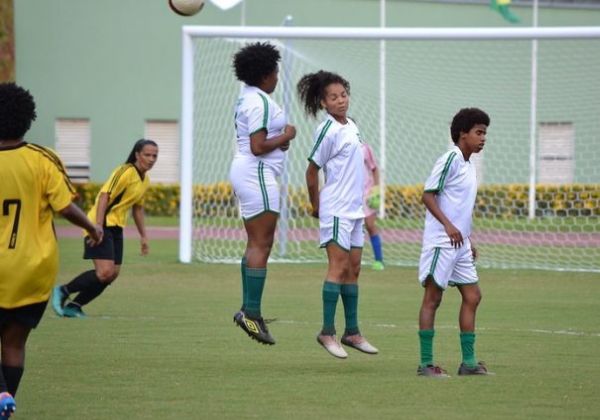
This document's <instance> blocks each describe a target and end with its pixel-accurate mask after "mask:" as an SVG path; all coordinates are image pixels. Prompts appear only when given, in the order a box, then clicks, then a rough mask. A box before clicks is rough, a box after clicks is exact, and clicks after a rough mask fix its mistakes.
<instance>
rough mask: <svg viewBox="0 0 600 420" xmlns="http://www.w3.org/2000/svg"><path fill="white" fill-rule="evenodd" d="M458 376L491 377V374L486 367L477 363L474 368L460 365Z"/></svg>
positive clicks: (481, 363)
mask: <svg viewBox="0 0 600 420" xmlns="http://www.w3.org/2000/svg"><path fill="white" fill-rule="evenodd" d="M458 374H459V375H461V376H466V375H493V373H492V372H490V371H488V369H487V366H486V365H485V363H483V362H479V363H477V365H476V366H468V365H465V364H464V363H461V364H460V367H459V368H458Z"/></svg>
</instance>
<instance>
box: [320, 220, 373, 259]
mask: <svg viewBox="0 0 600 420" xmlns="http://www.w3.org/2000/svg"><path fill="white" fill-rule="evenodd" d="M326 219H327V220H319V243H320V244H321V248H325V247H326V246H327V245H328V244H329V243H330V242H335V243H336V244H338V245H339V246H340V247H341V248H342V249H345V250H346V251H348V252H349V251H350V249H351V248H362V247H363V245H364V244H365V234H364V232H363V224H364V219H342V218H339V217H335V216H329V217H327V218H326Z"/></svg>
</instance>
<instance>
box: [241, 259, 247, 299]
mask: <svg viewBox="0 0 600 420" xmlns="http://www.w3.org/2000/svg"><path fill="white" fill-rule="evenodd" d="M246 262H247V260H246V256H245V255H244V256H243V257H242V264H241V271H242V311H244V310H245V309H246V306H247V305H248V281H247V280H246Z"/></svg>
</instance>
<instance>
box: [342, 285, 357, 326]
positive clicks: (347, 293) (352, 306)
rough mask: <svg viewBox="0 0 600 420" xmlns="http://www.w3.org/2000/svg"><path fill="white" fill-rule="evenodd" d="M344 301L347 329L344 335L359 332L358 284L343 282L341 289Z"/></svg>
mask: <svg viewBox="0 0 600 420" xmlns="http://www.w3.org/2000/svg"><path fill="white" fill-rule="evenodd" d="M340 294H341V295H342V302H343V303H344V318H345V319H346V330H345V331H344V335H354V334H358V333H359V332H360V331H359V330H358V284H342V287H341V289H340Z"/></svg>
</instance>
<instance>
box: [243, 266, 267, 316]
mask: <svg viewBox="0 0 600 420" xmlns="http://www.w3.org/2000/svg"><path fill="white" fill-rule="evenodd" d="M266 278H267V269H266V268H249V267H246V289H247V290H246V293H247V298H246V311H245V312H246V315H248V316H249V317H250V318H259V317H260V316H261V313H260V303H261V301H262V294H263V289H264V288H265V279H266Z"/></svg>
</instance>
